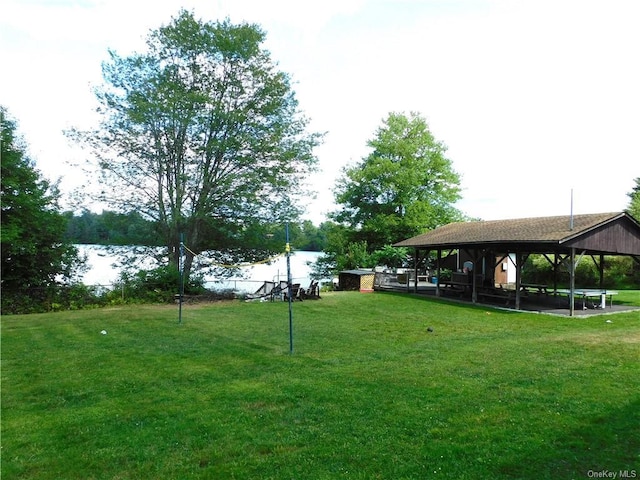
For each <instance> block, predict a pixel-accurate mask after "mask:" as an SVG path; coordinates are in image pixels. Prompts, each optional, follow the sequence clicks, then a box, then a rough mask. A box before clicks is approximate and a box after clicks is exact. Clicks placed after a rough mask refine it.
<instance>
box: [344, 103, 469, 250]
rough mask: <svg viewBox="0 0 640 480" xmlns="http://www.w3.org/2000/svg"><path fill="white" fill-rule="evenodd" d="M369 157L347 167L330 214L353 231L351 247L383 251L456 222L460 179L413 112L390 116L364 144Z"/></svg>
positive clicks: (440, 147)
mask: <svg viewBox="0 0 640 480" xmlns="http://www.w3.org/2000/svg"><path fill="white" fill-rule="evenodd" d="M368 146H369V147H371V148H372V151H371V153H370V154H369V155H368V156H367V157H365V158H363V159H362V161H361V162H359V163H358V164H356V165H355V166H352V167H348V168H345V169H344V170H343V176H342V177H341V178H340V179H339V181H338V184H337V186H336V190H335V198H336V203H337V204H338V205H340V206H341V210H339V211H338V212H336V213H335V214H334V215H333V218H334V219H335V220H336V221H337V222H338V223H340V224H342V225H346V226H348V227H350V229H352V230H353V235H352V236H351V238H350V239H349V241H350V242H366V243H367V245H368V249H369V251H371V250H377V249H380V248H382V247H383V246H384V245H388V244H392V243H395V242H398V241H400V240H403V239H405V238H408V237H411V236H414V235H417V234H419V233H422V232H424V231H426V230H429V229H432V228H435V227H436V226H439V225H443V224H446V223H449V222H452V221H455V220H460V219H462V214H461V213H460V212H459V211H458V210H457V209H456V208H455V207H454V203H455V202H456V201H457V200H459V199H460V186H459V184H460V177H459V175H458V173H456V172H455V170H454V169H453V166H452V162H451V160H449V159H448V158H447V157H446V156H445V153H446V147H445V145H444V144H443V143H442V142H439V141H437V140H436V139H435V138H434V136H433V135H432V133H431V132H430V131H429V126H428V124H427V122H426V120H425V119H424V118H422V117H421V116H420V115H419V114H417V113H411V114H409V115H405V114H402V113H391V114H389V116H388V117H387V118H386V119H385V120H384V121H383V124H382V126H381V127H379V128H378V130H377V132H376V135H375V137H374V138H373V139H372V140H370V141H369V142H368Z"/></svg>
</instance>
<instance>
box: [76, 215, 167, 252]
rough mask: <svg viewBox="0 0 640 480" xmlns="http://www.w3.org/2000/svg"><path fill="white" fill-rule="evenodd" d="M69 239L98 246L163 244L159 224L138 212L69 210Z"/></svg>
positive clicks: (77, 242)
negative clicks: (75, 213)
mask: <svg viewBox="0 0 640 480" xmlns="http://www.w3.org/2000/svg"><path fill="white" fill-rule="evenodd" d="M65 216H66V217H67V232H66V239H67V240H68V241H69V242H71V243H75V244H85V245H91V244H98V245H147V246H159V245H162V241H161V239H160V238H159V237H158V234H157V232H156V228H155V224H154V223H153V222H150V221H148V220H145V219H144V218H143V217H142V216H141V215H140V214H139V213H138V212H135V211H134V212H129V213H117V212H110V211H106V210H105V211H103V212H102V213H93V212H90V211H88V210H84V211H83V212H82V213H81V214H80V215H73V213H72V212H66V213H65Z"/></svg>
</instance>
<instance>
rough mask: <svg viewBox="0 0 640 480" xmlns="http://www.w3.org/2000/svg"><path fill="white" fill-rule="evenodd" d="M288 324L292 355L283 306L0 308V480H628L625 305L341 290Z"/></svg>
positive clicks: (637, 405)
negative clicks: (486, 304) (607, 477)
mask: <svg viewBox="0 0 640 480" xmlns="http://www.w3.org/2000/svg"><path fill="white" fill-rule="evenodd" d="M622 296H624V297H625V299H628V300H626V301H629V302H633V301H636V300H635V299H637V298H638V295H637V292H634V293H632V294H630V295H629V296H628V297H627V296H626V294H625V295H622ZM293 315H294V354H293V355H289V330H288V310H287V304H286V303H241V302H225V303H218V304H211V305H198V306H193V305H186V306H185V307H184V310H183V322H182V324H181V325H179V324H178V323H177V308H176V307H166V306H142V307H141V306H135V307H122V308H113V309H104V310H92V311H74V312H60V313H53V314H42V315H24V316H8V317H3V319H2V450H1V452H2V477H3V478H7V479H190V478H194V479H198V478H200V479H211V478H225V479H226V478H240V479H247V478H260V479H269V478H273V479H290V478H296V479H302V478H304V479H334V478H349V479H372V478H385V479H402V478H406V479H409V478H412V479H413V478H415V479H424V478H456V479H488V478H494V479H495V478H536V479H541V478H557V479H565V478H566V479H568V478H589V471H601V470H608V471H614V472H618V471H619V470H635V471H636V472H637V475H640V427H639V426H640V374H639V372H640V314H639V313H638V312H637V311H636V312H631V313H624V314H616V315H599V316H593V317H590V318H562V317H552V316H546V315H538V314H529V313H515V312H508V311H500V310H491V309H486V308H479V307H473V306H463V305H453V304H450V303H446V302H442V301H438V300H436V299H427V298H418V297H414V296H407V295H399V294H384V293H375V294H359V293H348V292H343V293H334V294H326V295H324V296H323V299H322V300H318V301H307V302H303V303H295V304H294V310H293ZM606 320H611V323H607V322H606ZM427 327H432V329H433V332H428V331H427ZM103 329H104V330H106V331H107V332H108V333H107V335H102V334H101V333H100V331H101V330H103ZM618 478H620V477H619V476H618Z"/></svg>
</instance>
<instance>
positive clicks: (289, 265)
mask: <svg viewBox="0 0 640 480" xmlns="http://www.w3.org/2000/svg"><path fill="white" fill-rule="evenodd" d="M286 237H287V245H286V246H285V252H286V254H287V300H288V301H289V353H290V354H292V353H293V311H292V309H291V301H292V298H291V258H290V257H291V255H290V253H291V247H290V246H289V222H287V223H286Z"/></svg>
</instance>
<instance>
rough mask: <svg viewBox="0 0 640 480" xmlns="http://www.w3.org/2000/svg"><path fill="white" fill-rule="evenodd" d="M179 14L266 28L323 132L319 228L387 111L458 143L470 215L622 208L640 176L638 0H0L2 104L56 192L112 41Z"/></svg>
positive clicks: (73, 171)
mask: <svg viewBox="0 0 640 480" xmlns="http://www.w3.org/2000/svg"><path fill="white" fill-rule="evenodd" d="M181 8H185V9H187V10H190V11H192V12H193V13H194V14H195V16H196V17H198V18H201V19H203V20H205V21H216V20H224V19H225V18H229V19H230V20H231V21H232V22H234V23H239V22H243V21H246V22H250V23H256V24H258V25H260V26H261V28H262V29H263V30H264V31H265V32H266V35H267V37H266V41H265V44H264V46H265V48H267V49H268V50H269V51H270V52H271V57H272V59H273V60H275V61H276V62H277V63H278V65H279V68H280V69H281V70H283V71H284V72H286V73H288V74H289V75H290V77H291V79H292V81H293V89H294V91H295V93H296V97H297V99H298V101H299V107H300V109H301V110H302V111H303V112H304V114H305V115H306V116H307V117H308V118H309V119H310V124H309V130H310V131H320V132H326V137H325V139H324V143H323V144H322V145H321V146H319V147H318V148H317V149H316V151H315V153H316V155H317V157H318V160H319V167H320V172H318V173H316V174H314V175H313V177H312V178H311V181H312V182H313V183H314V185H315V187H316V189H317V197H316V198H315V199H313V200H311V199H310V200H309V202H308V205H307V213H306V218H308V219H310V220H312V221H314V223H316V224H319V223H320V222H321V221H323V220H324V219H325V215H326V213H328V212H329V211H332V210H334V209H336V208H337V207H336V206H335V205H334V204H333V188H334V186H335V181H336V179H337V178H338V177H339V175H340V173H341V169H342V168H343V167H345V166H351V165H354V164H355V163H356V162H358V161H360V160H361V159H362V158H364V157H366V155H367V154H368V153H369V151H370V150H369V148H368V147H367V142H368V141H369V140H371V139H372V138H374V136H375V132H376V130H377V129H378V128H379V127H380V126H381V125H382V122H383V120H384V119H385V118H386V117H387V116H388V115H389V113H391V112H399V113H402V112H404V113H409V112H417V113H419V114H420V115H421V116H423V117H424V118H425V119H426V120H427V122H428V124H429V128H430V130H431V132H432V133H433V135H434V136H435V138H436V139H437V140H438V141H440V142H442V143H444V144H445V145H446V146H447V147H448V150H447V157H448V158H449V159H450V160H451V161H452V165H453V168H454V169H455V170H456V171H457V172H458V173H459V174H460V175H461V178H462V183H461V187H462V197H463V199H462V200H461V201H460V202H459V203H458V204H457V207H458V208H459V209H460V210H462V212H463V213H465V214H466V215H468V216H470V217H473V218H480V219H485V220H495V219H508V218H522V217H538V216H550V215H568V214H569V213H570V212H571V211H573V213H575V214H580V213H600V212H618V211H622V210H624V209H625V208H626V207H627V206H628V204H629V200H630V199H629V197H628V195H627V194H628V193H630V192H631V191H632V189H633V187H634V186H635V182H634V179H635V178H637V177H640V28H638V25H640V2H638V1H637V0H322V1H316V0H312V1H296V0H270V1H264V0H228V1H226V0H218V1H216V0H2V1H1V2H0V58H1V59H2V64H1V65H2V74H1V75H0V105H3V106H5V107H7V109H8V111H9V113H10V114H11V115H12V116H13V118H14V119H15V120H16V121H17V122H18V133H19V134H21V135H22V136H23V137H24V139H25V141H26V143H27V145H28V146H29V154H30V156H31V157H32V158H33V159H34V160H35V161H36V165H37V168H38V169H39V170H40V171H41V172H42V174H43V175H44V176H45V177H46V178H48V179H51V180H56V179H59V180H60V186H61V189H62V191H63V193H67V192H71V191H72V190H73V189H74V188H77V187H79V186H82V185H83V184H84V178H83V174H82V173H81V171H80V169H79V168H77V167H75V166H74V165H75V164H77V163H79V162H81V161H82V160H83V159H84V158H85V156H86V155H87V154H86V152H83V151H81V150H80V149H79V148H78V147H77V146H75V145H73V144H71V143H70V141H69V140H68V139H67V138H66V137H65V136H64V134H63V131H64V130H65V129H68V128H71V127H78V128H89V127H91V126H93V125H95V124H96V123H97V118H96V116H95V113H94V111H95V107H96V101H95V97H94V95H93V93H92V87H94V86H97V85H99V84H100V83H101V62H103V61H104V60H106V59H107V53H108V50H110V49H111V50H115V51H116V52H117V53H118V54H120V55H126V54H129V53H132V52H136V51H137V52H141V51H144V47H145V43H144V40H145V37H146V36H147V34H148V33H149V31H150V30H152V29H156V28H158V27H159V26H161V25H163V24H167V23H169V22H170V20H171V18H172V17H175V16H176V15H177V14H178V12H179V10H180V9H181Z"/></svg>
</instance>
